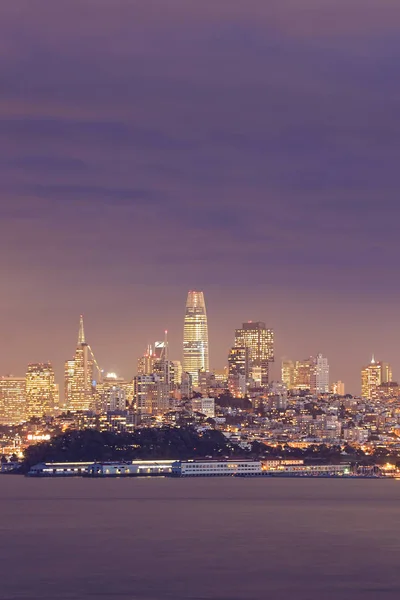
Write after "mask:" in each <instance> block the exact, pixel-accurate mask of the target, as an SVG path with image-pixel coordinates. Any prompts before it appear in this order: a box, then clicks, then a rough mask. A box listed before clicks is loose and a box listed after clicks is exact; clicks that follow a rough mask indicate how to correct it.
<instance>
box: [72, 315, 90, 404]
mask: <svg viewBox="0 0 400 600" xmlns="http://www.w3.org/2000/svg"><path fill="white" fill-rule="evenodd" d="M65 390H66V393H67V394H68V396H67V397H66V398H65V401H66V404H67V408H68V409H69V410H72V411H81V410H93V409H94V400H95V398H94V389H93V355H92V351H91V349H90V347H89V345H88V344H87V343H86V339H85V330H84V327H83V317H82V315H81V318H80V323H79V334H78V344H77V347H76V351H75V357H74V359H73V361H67V362H66V364H65Z"/></svg>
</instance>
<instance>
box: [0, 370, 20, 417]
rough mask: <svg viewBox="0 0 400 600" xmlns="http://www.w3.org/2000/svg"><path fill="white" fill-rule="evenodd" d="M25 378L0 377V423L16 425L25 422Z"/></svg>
mask: <svg viewBox="0 0 400 600" xmlns="http://www.w3.org/2000/svg"><path fill="white" fill-rule="evenodd" d="M26 415H27V411H26V381H25V377H13V376H11V375H8V376H6V377H0V423H1V424H2V425H18V424H19V423H23V422H24V421H25V420H26Z"/></svg>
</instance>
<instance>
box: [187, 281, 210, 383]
mask: <svg viewBox="0 0 400 600" xmlns="http://www.w3.org/2000/svg"><path fill="white" fill-rule="evenodd" d="M182 368H183V371H184V372H186V373H189V374H190V375H191V377H192V383H193V386H197V385H198V381H199V371H209V370H210V364H209V348H208V323H207V312H206V304H205V300H204V294H203V292H199V291H190V292H189V293H188V296H187V301H186V311H185V322H184V328H183V365H182Z"/></svg>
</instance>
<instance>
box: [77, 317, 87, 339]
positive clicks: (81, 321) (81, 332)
mask: <svg viewBox="0 0 400 600" xmlns="http://www.w3.org/2000/svg"><path fill="white" fill-rule="evenodd" d="M82 344H86V341H85V330H84V328H83V315H81V318H80V321H79V335H78V346H80V345H82Z"/></svg>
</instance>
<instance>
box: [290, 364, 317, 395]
mask: <svg viewBox="0 0 400 600" xmlns="http://www.w3.org/2000/svg"><path fill="white" fill-rule="evenodd" d="M313 367H314V360H313V358H312V357H311V358H306V359H305V360H296V362H295V365H294V384H293V385H294V389H296V390H303V391H304V390H310V389H311V374H312V371H313Z"/></svg>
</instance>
